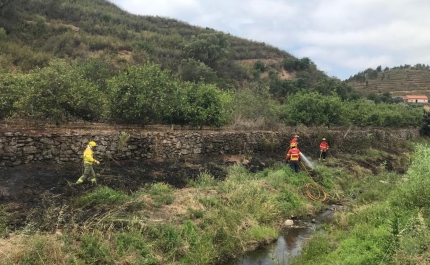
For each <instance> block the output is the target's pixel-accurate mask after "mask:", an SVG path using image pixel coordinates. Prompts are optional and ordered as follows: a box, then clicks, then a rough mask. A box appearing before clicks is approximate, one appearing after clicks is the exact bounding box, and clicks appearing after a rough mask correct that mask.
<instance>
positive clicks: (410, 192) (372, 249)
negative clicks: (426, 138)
mask: <svg viewBox="0 0 430 265" xmlns="http://www.w3.org/2000/svg"><path fill="white" fill-rule="evenodd" d="M429 170H430V146H429V145H428V144H418V145H417V146H416V152H415V155H414V156H413V162H412V165H411V167H410V168H409V170H408V172H407V174H406V175H399V174H393V173H385V174H381V175H378V176H369V177H367V178H363V179H361V180H360V182H357V183H354V184H352V185H350V189H351V193H353V194H354V195H356V196H357V197H356V200H355V205H354V206H353V207H352V209H351V210H349V211H347V212H342V213H338V214H337V215H336V216H335V219H334V222H333V226H332V227H330V228H327V227H325V228H324V229H323V230H321V231H320V232H319V235H318V236H315V237H313V238H312V239H311V240H310V241H309V242H308V243H307V245H306V246H305V248H304V251H303V254H302V255H301V256H299V257H297V258H295V259H294V261H293V262H292V264H293V265H294V264H304V265H306V264H430V251H429V246H430V232H429V229H428V228H429V221H430V211H429V206H430V200H429V199H428V198H430V185H429V184H430V179H429V178H428V172H429Z"/></svg>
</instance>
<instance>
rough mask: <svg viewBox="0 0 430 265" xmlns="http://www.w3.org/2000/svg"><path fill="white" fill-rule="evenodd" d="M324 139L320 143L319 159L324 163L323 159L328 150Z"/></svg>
mask: <svg viewBox="0 0 430 265" xmlns="http://www.w3.org/2000/svg"><path fill="white" fill-rule="evenodd" d="M326 140H327V139H326V138H322V142H321V143H320V159H322V160H323V161H325V158H326V156H327V151H328V148H329V145H328V143H327V142H326Z"/></svg>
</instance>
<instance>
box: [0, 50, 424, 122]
mask: <svg viewBox="0 0 430 265" xmlns="http://www.w3.org/2000/svg"><path fill="white" fill-rule="evenodd" d="M0 77H1V79H0V93H1V97H0V101H1V102H0V103H1V104H0V118H1V119H8V118H18V117H20V118H29V117H30V118H33V119H47V120H51V121H54V122H57V123H61V122H67V121H73V120H85V121H99V122H120V123H127V124H138V125H143V126H144V125H147V124H178V125H192V126H215V127H221V126H225V125H229V124H232V122H233V121H234V120H235V119H237V118H238V117H242V118H244V119H247V120H250V121H252V120H256V119H259V118H264V119H266V120H267V121H271V122H280V123H284V124H287V125H299V124H303V125H306V126H315V125H325V126H331V125H351V124H352V125H357V126H396V127H408V126H419V125H420V124H421V122H422V118H423V111H422V109H421V108H416V107H413V106H409V105H406V104H393V103H385V102H381V103H379V104H377V103H375V102H374V101H371V100H367V99H361V98H357V99H355V98H353V97H349V96H348V87H347V86H345V84H344V82H341V81H340V80H333V79H323V80H321V81H319V82H317V83H316V84H315V85H314V86H313V87H312V88H311V89H305V88H302V87H300V86H299V83H298V82H295V83H294V81H291V80H290V81H289V82H291V83H290V84H289V88H291V90H285V91H284V92H282V93H283V96H284V102H279V100H278V98H277V97H274V96H273V94H272V93H271V92H270V90H271V88H272V87H270V82H272V81H271V80H270V78H269V80H268V83H264V82H262V81H261V80H257V81H255V82H251V83H250V85H249V87H247V88H243V89H242V90H222V89H219V88H218V87H217V86H216V85H215V84H211V83H206V82H203V81H196V82H191V81H187V80H184V79H182V78H181V76H179V75H177V74H174V73H172V72H171V71H170V70H168V69H162V67H161V65H160V64H156V63H150V62H149V63H146V64H143V65H140V66H129V67H127V68H126V69H124V70H121V71H118V72H115V70H114V69H112V68H110V65H109V64H107V63H105V62H104V61H103V60H102V59H100V58H95V59H88V60H85V61H76V62H73V63H70V62H67V61H65V60H57V61H53V62H51V63H50V64H49V65H48V66H47V67H44V68H36V69H33V70H31V71H29V72H17V71H4V70H2V71H1V73H0ZM267 84H269V87H268V86H266V85H267ZM281 87H282V86H281ZM278 93H280V94H281V92H278Z"/></svg>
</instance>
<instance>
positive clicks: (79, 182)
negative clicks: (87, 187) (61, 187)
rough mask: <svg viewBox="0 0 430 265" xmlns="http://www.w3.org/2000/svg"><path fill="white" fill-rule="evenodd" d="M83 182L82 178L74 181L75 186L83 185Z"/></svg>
mask: <svg viewBox="0 0 430 265" xmlns="http://www.w3.org/2000/svg"><path fill="white" fill-rule="evenodd" d="M83 182H84V181H83V180H82V177H80V178H79V179H78V181H76V183H75V184H81V183H83Z"/></svg>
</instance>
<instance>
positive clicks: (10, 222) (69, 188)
mask: <svg viewBox="0 0 430 265" xmlns="http://www.w3.org/2000/svg"><path fill="white" fill-rule="evenodd" d="M397 152H398V153H397V154H394V153H393V152H390V154H387V155H386V156H384V157H378V158H375V159H370V158H365V159H363V157H362V156H361V158H360V157H358V156H357V157H356V159H355V158H354V155H350V154H349V155H347V154H330V156H329V161H328V162H327V163H326V166H329V167H337V168H342V169H345V170H347V171H349V172H350V173H352V174H355V173H356V174H355V175H356V176H359V175H360V174H378V173H379V172H380V170H381V165H383V164H385V169H387V170H393V171H397V172H399V173H404V171H405V170H406V169H407V163H403V162H401V161H400V160H399V159H400V158H402V156H401V153H400V152H399V150H397ZM284 155H285V154H284V153H283V152H282V153H264V154H263V153H261V154H259V153H254V154H252V155H249V156H244V155H216V156H189V157H183V158H179V159H159V160H144V159H141V160H124V161H114V160H110V161H103V162H102V163H101V164H100V165H95V166H94V169H95V171H96V173H97V174H99V176H98V177H97V180H98V184H101V185H103V186H107V187H110V188H112V189H115V190H121V191H123V192H125V193H127V194H131V193H133V192H134V191H136V190H138V189H140V188H142V187H145V185H146V184H151V183H156V182H164V183H167V184H170V185H172V186H174V187H176V188H179V189H181V188H184V187H186V186H187V183H188V182H189V181H190V180H191V179H195V178H196V177H198V176H199V175H200V174H201V173H203V172H208V173H210V174H211V175H212V176H213V177H214V178H216V179H224V178H225V177H226V176H227V166H229V165H233V164H236V163H238V164H242V165H244V166H245V167H246V168H248V169H249V170H250V171H251V172H257V171H260V170H263V169H264V168H267V167H269V166H272V165H273V164H274V163H277V162H284ZM406 157H407V156H406ZM399 161H400V162H399ZM81 174H82V164H81V163H67V164H55V163H46V162H44V163H42V162H40V163H34V164H26V165H22V166H18V167H12V168H0V217H1V216H6V217H7V218H6V225H7V226H8V227H9V230H13V229H19V228H23V227H28V226H29V225H31V226H33V227H35V228H36V229H37V230H42V231H55V230H56V229H58V228H60V227H61V226H62V222H63V221H60V216H61V215H62V213H64V212H67V211H68V212H69V214H68V215H69V217H68V218H66V219H68V220H66V221H65V222H63V223H64V224H65V223H80V222H85V220H88V219H89V218H91V216H94V215H96V214H97V212H95V209H94V208H91V207H87V208H85V207H84V208H85V209H82V213H76V211H75V212H73V213H71V210H70V209H68V210H67V207H68V205H71V204H72V203H73V201H74V200H75V199H76V198H78V197H79V196H80V195H82V194H84V193H87V192H90V191H92V190H94V189H95V188H96V186H92V185H91V184H90V183H85V184H82V185H73V183H75V182H76V180H77V179H78V178H79V177H80V176H81ZM313 174H314V173H313ZM313 177H314V179H315V180H317V181H318V176H316V175H314V176H313ZM103 210H104V211H108V210H109V209H103ZM79 211H80V210H79ZM71 219H73V221H74V222H68V221H70V220H71ZM0 232H1V231H0Z"/></svg>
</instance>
